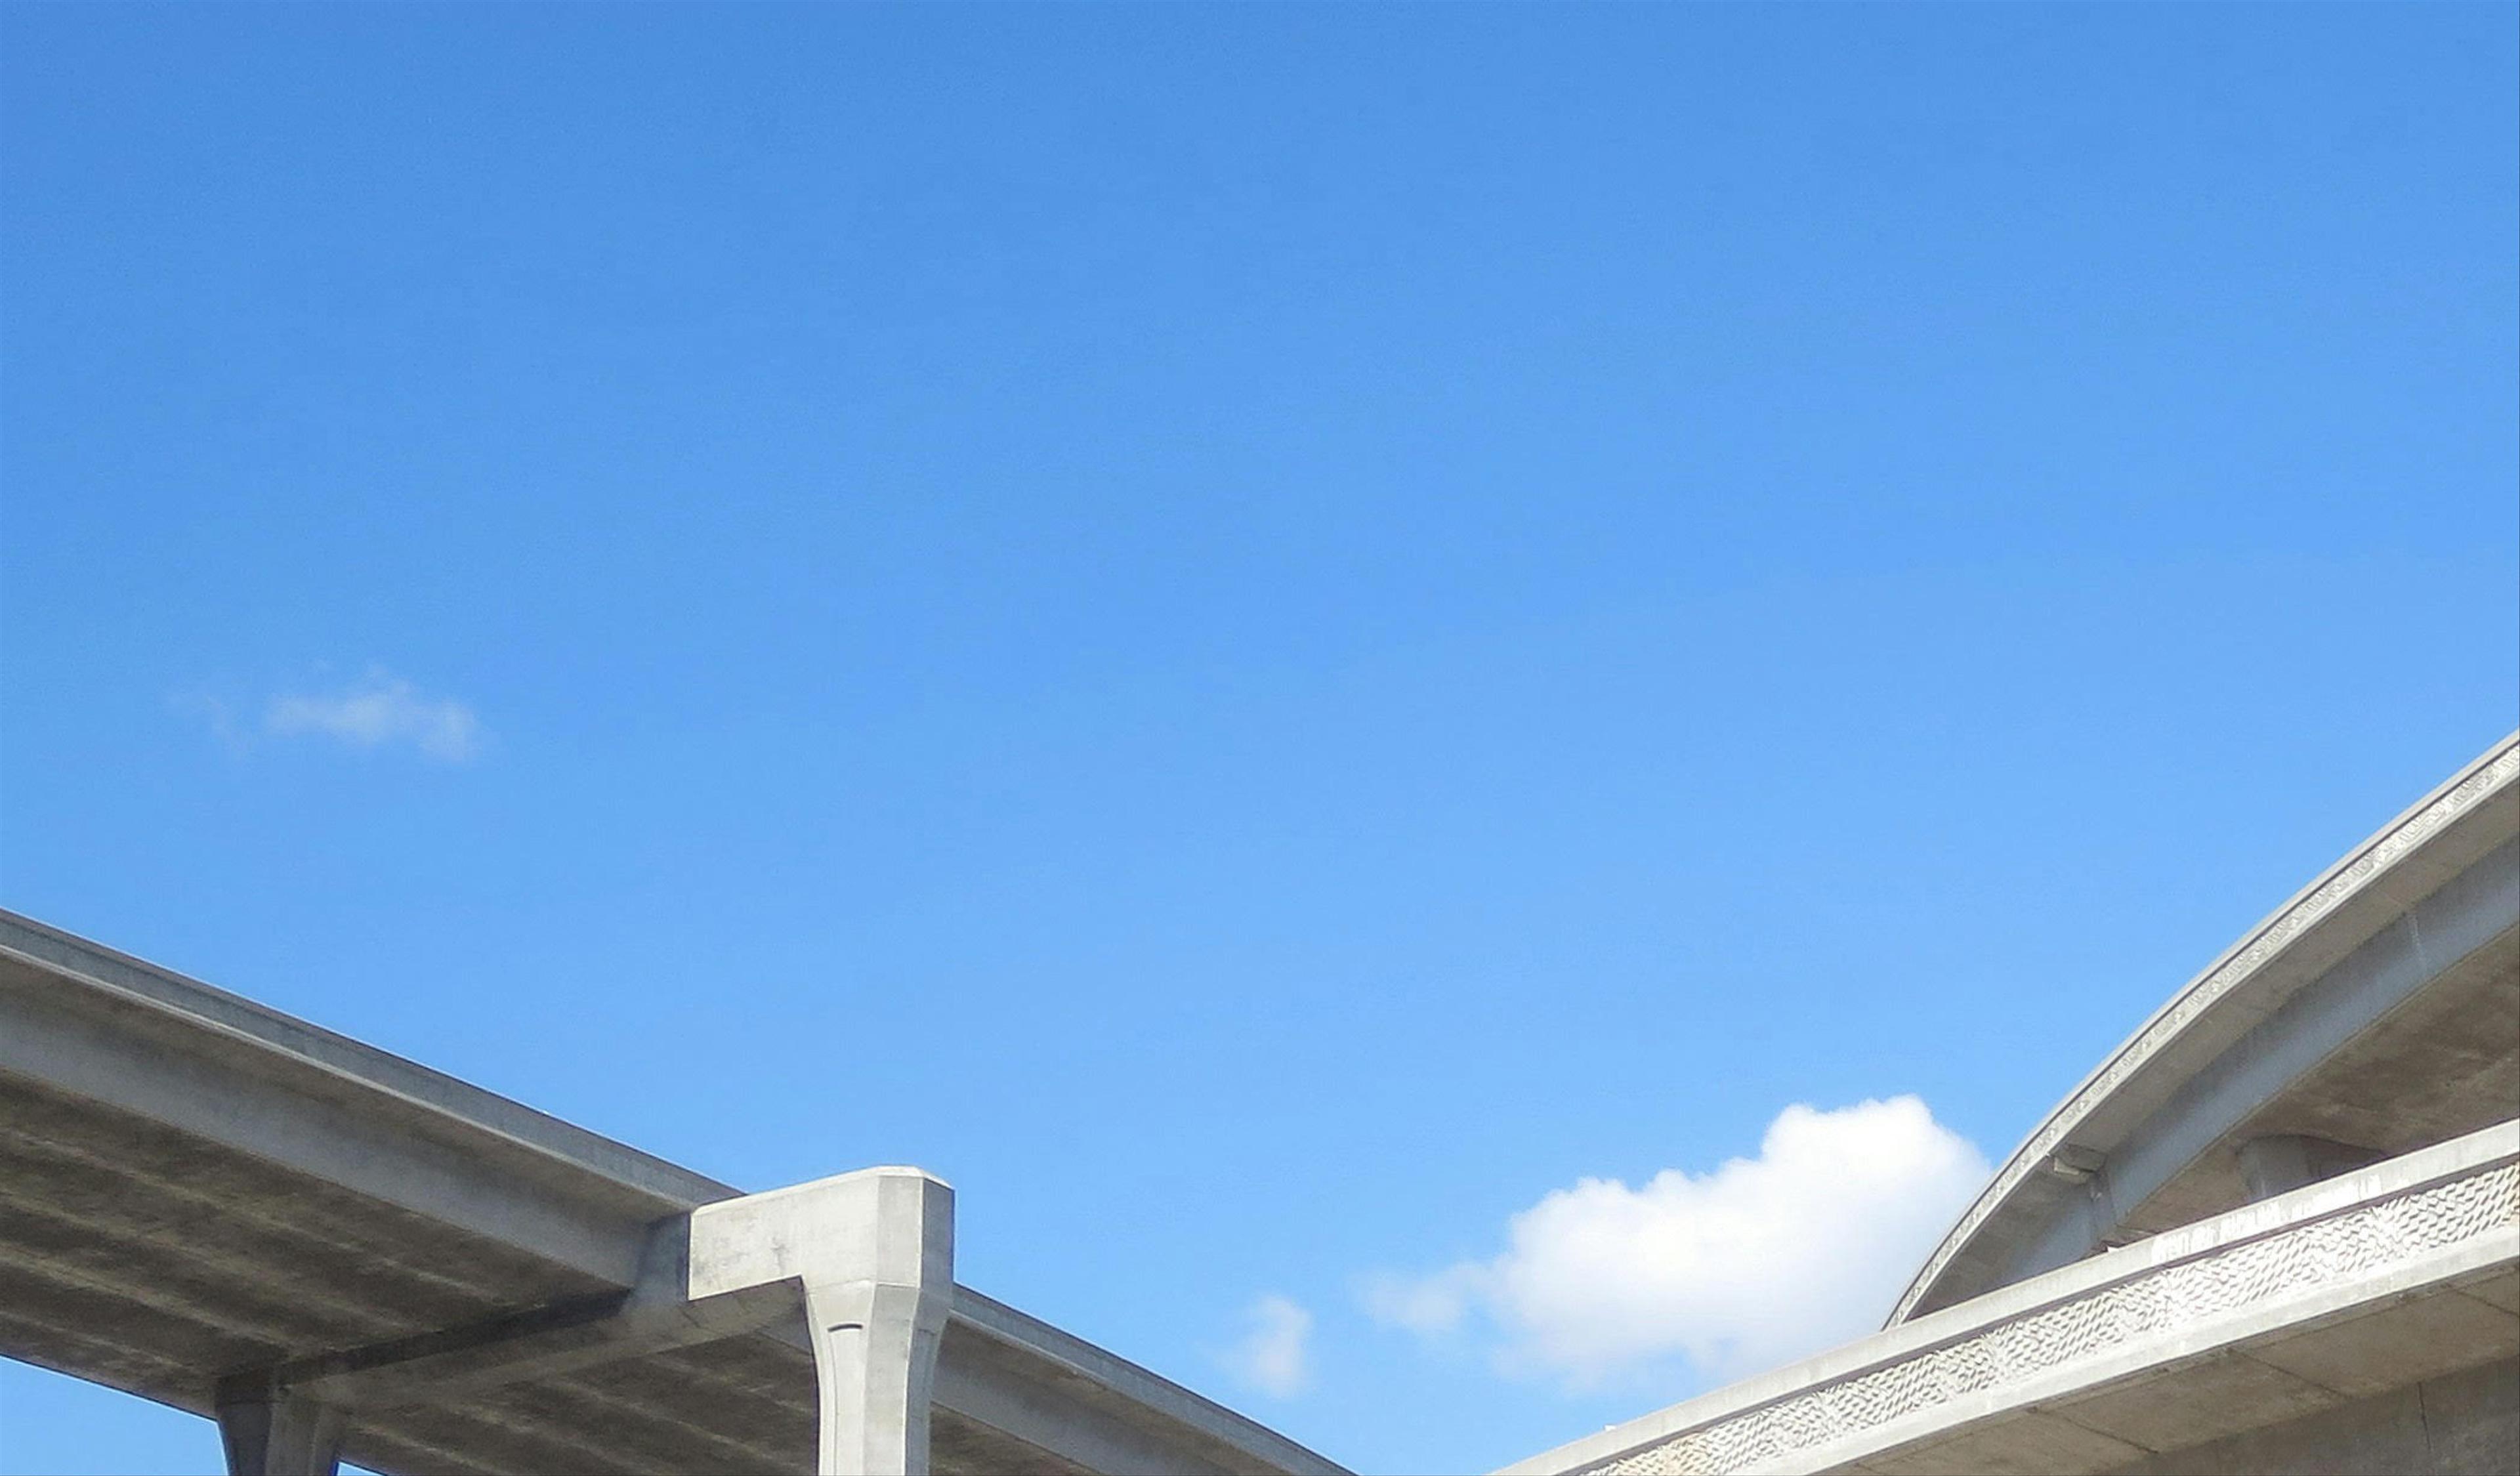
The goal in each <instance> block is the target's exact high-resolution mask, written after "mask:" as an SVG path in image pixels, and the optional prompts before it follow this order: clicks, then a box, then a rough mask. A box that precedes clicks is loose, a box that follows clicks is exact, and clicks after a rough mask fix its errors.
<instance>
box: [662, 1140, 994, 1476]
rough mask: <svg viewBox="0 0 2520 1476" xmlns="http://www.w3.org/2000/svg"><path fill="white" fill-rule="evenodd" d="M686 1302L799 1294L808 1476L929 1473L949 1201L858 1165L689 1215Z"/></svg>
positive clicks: (950, 1245) (927, 1187) (909, 1175)
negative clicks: (808, 1372) (746, 1294)
mask: <svg viewBox="0 0 2520 1476" xmlns="http://www.w3.org/2000/svg"><path fill="white" fill-rule="evenodd" d="M688 1266H689V1271H688V1274H687V1275H688V1278H689V1284H688V1288H687V1290H688V1295H689V1296H690V1297H692V1298H693V1299H695V1300H697V1299H698V1298H700V1297H706V1296H720V1295H724V1294H726V1293H729V1292H735V1291H741V1290H743V1289H744V1288H746V1287H750V1286H759V1285H764V1284H767V1283H770V1282H774V1281H785V1282H787V1283H789V1284H792V1285H794V1286H796V1287H797V1288H798V1289H799V1290H800V1291H801V1292H802V1294H803V1295H802V1300H803V1303H804V1311H805V1318H806V1326H807V1330H808V1331H809V1332H810V1333H811V1335H812V1341H813V1348H814V1377H815V1383H816V1385H817V1387H818V1390H819V1393H820V1399H819V1401H818V1404H819V1407H820V1409H821V1415H820V1419H819V1425H818V1435H817V1446H816V1449H817V1454H816V1457H815V1469H816V1471H817V1472H818V1473H819V1476H927V1429H928V1405H929V1400H930V1397H931V1392H932V1390H933V1388H934V1384H935V1378H936V1353H937V1348H938V1345H939V1344H940V1343H941V1342H942V1341H943V1339H944V1336H945V1320H946V1319H947V1317H949V1316H950V1315H951V1314H952V1312H953V1310H954V1191H953V1189H952V1188H950V1187H948V1186H947V1185H945V1184H944V1182H943V1181H941V1180H938V1179H933V1178H930V1177H929V1176H928V1175H926V1174H922V1173H921V1172H920V1171H919V1170H917V1169H868V1170H866V1171H864V1172H862V1173H856V1174H843V1175H841V1176H840V1177H839V1178H836V1179H825V1180H822V1181H819V1182H817V1183H814V1184H807V1185H797V1186H796V1187H794V1188H789V1189H776V1190H773V1191H772V1192H770V1193H767V1194H748V1195H745V1196H744V1197H743V1198H741V1199H729V1200H725V1201H723V1202H721V1203H718V1204H707V1205H702V1206H700V1207H699V1208H698V1209H696V1210H694V1211H692V1217H691V1251H690V1256H689V1261H688Z"/></svg>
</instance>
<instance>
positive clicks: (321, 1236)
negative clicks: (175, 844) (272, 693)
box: [0, 913, 1339, 1476]
mask: <svg viewBox="0 0 2520 1476" xmlns="http://www.w3.org/2000/svg"><path fill="white" fill-rule="evenodd" d="M0 1354H5V1355H7V1356H8V1357H11V1358H17V1359H22V1360H24V1361H26V1362H28V1363H32V1364H40V1365H43V1366H45V1367H49V1368H54V1369H58V1370H60V1371H62V1372H65V1373H68V1374H72V1375H75V1376H77V1377H80V1378H85V1379H91V1380H94V1381H96V1382H98V1383H102V1384H107V1385H111V1386H112V1387H113V1388H116V1389H121V1390H124V1391H126V1392H129V1393H132V1394H136V1395H140V1396H142V1397H144V1398H148V1399H154V1400H158V1401H160V1402H162V1403H165V1404H168V1405H172V1406H175V1407H176V1408H178V1409H189V1410H192V1411H194V1412H196V1413H199V1414H203V1415H209V1416H212V1417H214V1418H215V1419H217V1420H218V1422H219V1428H220V1432H221V1437H222V1440H223V1442H224V1445H225V1449H226V1452H227V1458H228V1465H229V1469H230V1470H231V1471H233V1472H237V1473H240V1476H304V1473H317V1472H328V1471H331V1470H332V1469H334V1467H335V1464H336V1461H337V1459H339V1458H347V1459H350V1460H353V1461H355V1462H357V1463H358V1464H361V1465H364V1466H368V1467H370V1468H372V1469H375V1470H378V1471H382V1472H387V1473H400V1472H431V1473H436V1472H446V1473H483V1476H487V1473H492V1472H517V1471H568V1472H599V1471H603V1472H609V1471H619V1472H660V1473H671V1472H691V1471H700V1470H707V1471H727V1472H742V1471H761V1472H773V1471H787V1472H794V1471H804V1470H819V1471H822V1472H826V1473H837V1472H871V1473H920V1472H927V1471H931V1470H932V1471H935V1472H940V1473H966V1472H967V1473H973V1476H981V1473H987V1476H997V1473H1009V1472H1043V1473H1060V1476H1067V1473H1078V1472H1111V1473H1121V1472H1148V1473H1157V1472H1162V1473H1173V1472H1182V1473H1193V1472H1194V1473H1235V1476H1263V1473H1325V1476H1327V1473H1334V1472H1337V1471H1338V1470H1339V1467H1337V1466H1336V1465H1334V1464H1333V1463H1332V1462H1330V1461H1328V1460H1327V1459H1325V1458H1324V1457H1322V1456H1321V1455H1318V1454H1315V1453H1313V1452H1311V1451H1308V1450H1306V1449H1304V1448H1303V1447H1302V1446H1299V1445H1297V1444H1295V1443H1294V1442H1292V1441H1290V1440H1287V1439H1285V1438H1284V1437H1283V1436H1281V1435H1278V1434H1276V1433H1275V1432H1273V1431H1270V1430H1268V1429H1266V1428H1264V1427H1262V1426H1260V1425H1258V1424H1256V1423H1254V1422H1253V1421H1251V1420H1249V1419H1246V1418H1244V1417H1242V1416H1241V1415H1238V1414H1237V1413H1235V1412H1234V1411H1232V1410H1230V1409H1224V1408H1222V1407H1221V1406H1218V1405H1216V1404H1214V1403H1211V1402H1210V1401H1208V1400H1205V1399H1202V1398H1200V1397H1199V1396H1197V1395H1195V1394H1193V1393H1191V1392H1190V1391H1189V1390H1186V1389H1184V1388H1182V1387H1181V1386H1179V1385H1177V1384H1174V1383H1171V1382H1169V1381H1167V1380H1165V1379H1163V1378H1161V1377H1158V1376H1157V1375H1155V1374H1153V1373H1150V1372H1148V1370H1146V1369H1144V1368H1141V1367H1139V1366H1138V1365H1136V1364H1131V1363H1129V1362H1127V1361H1126V1360H1123V1359H1120V1358H1118V1357H1115V1356H1114V1355H1112V1354H1110V1353H1107V1352H1105V1351H1103V1350H1102V1349H1100V1348H1097V1347H1095V1346H1093V1345H1091V1344H1089V1343H1086V1342H1084V1341H1083V1340H1081V1339H1078V1338H1075V1337H1072V1336H1069V1335H1068V1334H1066V1333H1064V1332H1061V1331H1059V1330H1058V1329H1057V1328H1056V1327H1052V1326H1050V1325H1048V1324H1047V1323H1044V1322H1042V1321H1040V1320H1038V1319H1033V1318H1030V1317H1027V1316H1025V1315H1024V1314H1022V1313H1020V1312H1017V1311H1015V1310H1014V1309H1013V1308H1011V1307H1008V1306H1006V1305H1005V1304H1003V1303H1000V1302H997V1301H994V1300H992V1299H990V1298H989V1297H986V1296H983V1295H981V1294H980V1293H979V1292H976V1291H974V1290H972V1289H971V1288H969V1287H967V1286H964V1285H962V1284H960V1283H958V1282H957V1281H956V1280H955V1278H954V1194H953V1190H952V1189H951V1188H949V1187H948V1186H947V1185H944V1184H942V1183H940V1182H938V1181H937V1180H935V1179H934V1178H931V1177H929V1176H927V1175H925V1174H922V1173H921V1172H919V1171H917V1170H915V1169H892V1168H880V1169H870V1170H867V1171H864V1172H862V1173H856V1174H847V1175H842V1176H840V1177H838V1178H836V1179H829V1180H824V1181H821V1182H818V1183H814V1184H807V1185H796V1186H794V1187H792V1188H786V1189H779V1190H774V1191H772V1192H769V1193H762V1194H742V1193H739V1192H738V1191H737V1190H735V1189H734V1188H733V1187H731V1186H729V1185H723V1184H719V1183H716V1182H715V1181H713V1180H710V1179H707V1178H704V1177H702V1176H700V1175H697V1174H695V1173H692V1172H691V1171H689V1170H687V1169H683V1168H679V1167H676V1166H675V1165H673V1164H670V1163H666V1162H664V1161H662V1160H660V1159H656V1158H652V1157H650V1156H648V1155H646V1154H644V1153H640V1152H638V1151H636V1150H634V1149H631V1148H628V1147H625V1146H623V1145H622V1144H620V1143H617V1142H612V1141H607V1140H606V1139H603V1138H600V1137H597V1136H596V1135H594V1134H592V1133H588V1132H585V1131H583V1130H581V1129H578V1128H574V1127H571V1126H570V1125H568V1124H567V1123H564V1122H561V1121H559V1120H557V1119H555V1118H552V1117H549V1116H546V1115H544V1114H542V1113H539V1112H536V1111H533V1110H532V1109H530V1108H528V1107H524V1106H522V1105H519V1104H518V1103H517V1102H514V1101H510V1100H507V1099H505V1098H503V1097H500V1096H494V1095H492V1094H490V1093H487V1092H484V1091H481V1090H479V1089H477V1088H474V1087H472V1086H468V1085H466V1084H465V1083H463V1082H460V1081H456V1080H454V1079H452V1078H450V1077H447V1076H444V1075H442V1074H440V1073H438V1072H434V1071H430V1070H428V1069H427V1068H425V1067H422V1066H419V1065H415V1064H413V1063H412V1062H410V1061H406V1060H403V1059H401V1058H399V1057H396V1056H393V1055H390V1054H387V1053H386V1052H384V1051H377V1050H374V1049H371V1048H369V1047H367V1046H363V1045H361V1044H359V1043H358V1042H356V1041H352V1040H348V1039H346V1038H344V1037H341V1036H338V1035H335V1034H333V1033H331V1032H329V1031H326V1030H323V1029H320V1028H318V1027H316V1026H314V1025H310V1024H308V1023H306V1022H304V1021H302V1020H297V1019H293V1018H291V1017H289V1016H287V1015H283V1014H281V1013H279V1012H277V1011H275V1010H271V1009H267V1008H264V1007H263V1006H258V1005H255V1004H253V1003H251V1002H250V1001H248V1000H244V999H241V998H239V997H237V996H235V995H232V994H228V993H226V992H224V991H221V990H218V989H214V988H212V987H210V986H209V985H206V984H203V983H201V982H199V981H197V980H193V979H189V978H186V977H184V976H182V975H180V974H176V973H173V972H171V971H169V970H167V969H164V968H160V967H158V966H156V965H154V964H151V963H147V962H142V961H140V960H138V959H134V958H131V957H129V956H127V955H124V954H120V953H116V952H114V951H113V950H112V949H109V948H105V947H102V946H100V945H98V944H95V943H92V942H88V941H86V940H84V939H80V938H76V937H73V936H71V935H69V934H67V933H64V932H61V931H59V930H58V929H55V928H51V927H47V926H45V925H44V924H42V923H40V922H36V921H34V920H32V919H29V918H26V917H19V916H17V915H15V914H8V913H0Z"/></svg>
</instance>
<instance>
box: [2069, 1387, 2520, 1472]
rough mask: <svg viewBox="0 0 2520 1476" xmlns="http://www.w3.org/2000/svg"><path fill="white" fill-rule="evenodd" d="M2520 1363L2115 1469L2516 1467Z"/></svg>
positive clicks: (2340, 1406)
mask: <svg viewBox="0 0 2520 1476" xmlns="http://www.w3.org/2000/svg"><path fill="white" fill-rule="evenodd" d="M2513 1471H2520V1363H2515V1362H2513V1361H2511V1360H2508V1359H2506V1360H2503V1361H2502V1362H2499V1363H2495V1364H2486V1365H2484V1366H2482V1367H2477V1368H2469V1369H2465V1370H2463V1371H2461V1372H2457V1373H2450V1374H2444V1375H2442V1376H2441V1377H2439V1378H2432V1379H2426V1380H2424V1381H2423V1382H2421V1383H2418V1384H2413V1385H2410V1386H2408V1387H2407V1388H2403V1389H2395V1390H2391V1391H2390V1392H2388V1393H2386V1394H2379V1395H2374V1396H2372V1397H2370V1398H2367V1399H2359V1400H2353V1401H2349V1402H2347V1403H2344V1404H2338V1405H2333V1406H2330V1407H2328V1408H2326V1409H2317V1410H2313V1411H2309V1412H2305V1413H2303V1414H2301V1415H2298V1416H2296V1417H2294V1418H2292V1419H2287V1420H2283V1421H2281V1422H2279V1423H2276V1424H2273V1425H2269V1426H2267V1427H2265V1428H2264V1429H2258V1430H2251V1431H2249V1432H2248V1433H2246V1434H2242V1435H2233V1436H2228V1437H2227V1438H2224V1439H2221V1440H2215V1441H2209V1442H2206V1443H2204V1444H2201V1445H2193V1446H2184V1447H2182V1448H2180V1449H2177V1450H2173V1451H2167V1452H2164V1453H2163V1454H2158V1455H2148V1456H2145V1457H2144V1458H2143V1459H2141V1460H2138V1461H2135V1462H2133V1463H2132V1464H2129V1465H2124V1466H2120V1467H2118V1468H2117V1471H2116V1472H2115V1473H2113V1476H2362V1473H2367V1472H2405V1473H2408V1476H2511V1473H2512V1472H2513Z"/></svg>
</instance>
